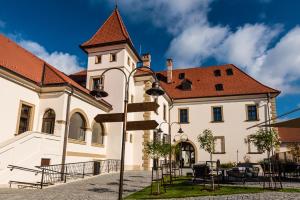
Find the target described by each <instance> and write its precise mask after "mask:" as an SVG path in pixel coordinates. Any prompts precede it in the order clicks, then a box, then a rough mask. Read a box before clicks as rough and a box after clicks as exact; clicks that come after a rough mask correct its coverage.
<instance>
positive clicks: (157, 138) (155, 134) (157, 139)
mask: <svg viewBox="0 0 300 200" xmlns="http://www.w3.org/2000/svg"><path fill="white" fill-rule="evenodd" d="M160 138H161V135H160V133H159V132H157V130H154V131H153V141H154V142H160V141H161V139H160Z"/></svg>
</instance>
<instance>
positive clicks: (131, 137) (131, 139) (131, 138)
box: [129, 134, 133, 143]
mask: <svg viewBox="0 0 300 200" xmlns="http://www.w3.org/2000/svg"><path fill="white" fill-rule="evenodd" d="M132 141H133V135H132V134H130V136H129V142H130V143H132Z"/></svg>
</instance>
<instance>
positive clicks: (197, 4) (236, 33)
mask: <svg viewBox="0 0 300 200" xmlns="http://www.w3.org/2000/svg"><path fill="white" fill-rule="evenodd" d="M93 1H97V0H93ZM107 1H108V0H107ZM212 1H213V0H203V1H198V0H189V1H187V0H178V1H176V2H174V1H165V0H151V1H137V0H127V1H120V2H119V4H120V6H119V7H120V9H121V11H122V12H124V13H126V14H127V16H128V17H129V18H130V19H131V20H134V21H138V22H143V25H145V26H146V25H147V23H146V22H149V23H151V24H152V25H154V26H156V27H159V28H161V29H164V30H165V31H166V32H167V33H169V34H170V35H171V36H172V39H171V42H170V44H169V47H168V49H167V51H166V54H165V56H168V57H172V58H173V59H174V63H175V67H179V66H180V67H192V66H195V65H197V66H199V65H201V64H203V62H204V61H205V60H206V59H208V58H214V59H216V60H217V61H219V62H220V63H233V64H236V65H237V66H239V67H241V68H243V69H244V70H245V71H246V72H247V73H249V74H250V75H252V76H253V77H254V78H256V79H258V80H259V81H261V82H262V83H264V84H267V85H268V86H271V87H274V88H276V89H279V90H282V92H283V94H287V93H296V92H297V91H300V86H299V82H300V78H299V77H300V28H299V27H295V28H294V29H293V30H290V31H289V32H288V33H286V34H285V35H284V36H283V37H282V38H280V40H279V41H278V42H277V43H274V41H275V39H278V37H279V33H281V32H283V27H282V26H278V25H275V26H270V25H266V24H244V25H242V26H241V27H238V28H237V29H236V30H233V28H232V27H228V26H226V25H212V24H211V23H210V22H209V21H208V18H207V15H208V13H209V11H210V9H211V8H210V4H211V2H212ZM108 2H110V3H111V4H113V1H108ZM259 2H261V3H270V2H271V0H259ZM132 13H134V14H132ZM296 81H298V85H297V84H296V83H295V82H296Z"/></svg>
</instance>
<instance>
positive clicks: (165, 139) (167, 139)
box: [162, 134, 170, 144]
mask: <svg viewBox="0 0 300 200" xmlns="http://www.w3.org/2000/svg"><path fill="white" fill-rule="evenodd" d="M162 142H163V144H169V143H170V141H169V135H168V134H164V135H163V138H162Z"/></svg>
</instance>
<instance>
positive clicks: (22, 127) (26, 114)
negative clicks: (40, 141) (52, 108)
mask: <svg viewBox="0 0 300 200" xmlns="http://www.w3.org/2000/svg"><path fill="white" fill-rule="evenodd" d="M20 107H21V110H20V118H19V125H18V134H21V133H24V132H26V131H30V130H31V128H32V122H33V106H30V105H28V104H25V103H21V106H20Z"/></svg>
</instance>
